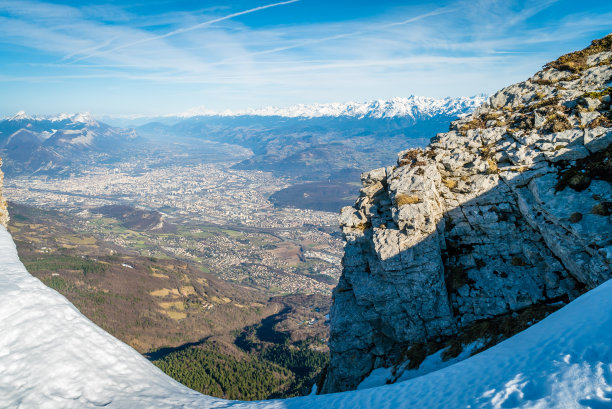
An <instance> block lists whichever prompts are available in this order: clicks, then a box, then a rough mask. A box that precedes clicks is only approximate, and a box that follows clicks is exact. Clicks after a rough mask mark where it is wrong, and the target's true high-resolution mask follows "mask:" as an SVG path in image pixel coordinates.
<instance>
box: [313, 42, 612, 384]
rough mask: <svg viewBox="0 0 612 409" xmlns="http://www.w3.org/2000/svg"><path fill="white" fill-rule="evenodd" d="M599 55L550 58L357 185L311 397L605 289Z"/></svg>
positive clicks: (611, 242) (607, 181)
mask: <svg viewBox="0 0 612 409" xmlns="http://www.w3.org/2000/svg"><path fill="white" fill-rule="evenodd" d="M611 43H612V35H610V36H608V37H606V38H604V39H602V40H598V41H595V42H593V44H592V45H591V46H590V47H589V48H587V49H585V50H582V51H580V52H577V53H572V54H569V55H566V56H563V57H561V58H560V59H559V60H557V61H555V62H552V63H550V64H548V65H547V67H546V68H545V69H544V70H542V71H540V72H539V73H537V74H536V75H534V76H533V77H532V78H530V79H528V80H527V81H525V82H522V83H520V84H515V85H511V86H509V87H507V88H505V89H503V90H501V91H499V92H498V93H496V94H495V95H493V96H492V97H491V98H490V100H489V102H488V103H485V104H484V105H482V106H481V107H480V108H478V109H477V110H476V111H475V112H474V113H473V114H471V115H469V116H466V117H464V118H462V119H459V120H457V121H455V122H453V123H452V124H451V127H450V131H449V132H447V133H442V134H438V135H437V136H436V137H434V138H433V139H432V140H431V143H430V145H429V146H428V147H427V148H425V149H423V150H420V149H414V150H409V151H404V152H401V153H400V154H399V156H398V163H397V165H396V166H391V167H388V168H381V169H376V170H373V171H370V172H367V173H364V174H363V175H362V177H361V182H362V185H363V187H362V189H361V191H360V197H359V199H358V200H357V201H356V203H355V205H354V206H353V207H345V208H344V209H343V210H342V214H341V216H340V223H341V227H342V231H343V234H344V238H345V241H346V247H345V255H344V258H343V274H342V277H341V278H340V281H339V283H338V286H337V288H336V289H335V291H334V304H333V306H332V311H331V339H330V349H331V362H330V366H329V368H328V371H327V376H326V379H325V383H324V386H323V390H322V392H324V393H328V392H337V391H344V390H349V389H354V388H355V387H356V386H357V385H358V384H359V383H360V382H361V381H362V380H363V379H364V377H365V376H367V375H368V374H369V373H370V372H371V371H372V370H373V369H375V368H378V367H383V366H391V365H394V364H397V363H398V362H401V361H402V359H404V360H405V359H406V358H405V353H406V349H407V348H408V347H410V346H411V345H415V344H419V343H427V342H429V341H431V340H439V339H440V338H444V337H452V336H455V335H457V334H459V333H461V331H462V329H464V328H466V327H467V326H469V325H470V324H474V323H475V322H478V321H481V320H487V319H491V318H494V317H497V316H502V315H504V314H511V313H513V312H515V311H520V310H522V309H524V308H526V307H529V306H532V305H536V304H539V303H547V302H548V303H550V302H556V301H559V300H565V301H567V300H571V299H573V298H575V297H576V296H578V295H579V294H580V293H581V292H583V291H585V290H586V289H590V288H593V287H595V286H597V285H599V284H601V283H603V282H604V281H606V280H608V279H610V278H612V270H611V266H612V219H611V214H612V187H611V183H612V114H611V111H610V99H611V97H610V94H611V90H612V88H610V87H612V66H611V56H612V50H611V49H610V44H611Z"/></svg>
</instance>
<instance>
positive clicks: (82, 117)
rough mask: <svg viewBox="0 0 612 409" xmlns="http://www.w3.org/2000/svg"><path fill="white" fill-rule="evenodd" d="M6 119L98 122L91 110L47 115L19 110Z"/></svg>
mask: <svg viewBox="0 0 612 409" xmlns="http://www.w3.org/2000/svg"><path fill="white" fill-rule="evenodd" d="M3 120H4V121H12V122H15V121H33V122H42V121H49V122H72V123H75V124H88V125H93V124H96V120H95V119H94V117H93V115H92V114H90V113H89V112H79V113H76V114H66V113H62V114H59V115H54V116H45V115H34V116H31V115H28V114H26V112H25V111H19V112H17V113H16V114H15V115H10V116H5V117H4V118H3Z"/></svg>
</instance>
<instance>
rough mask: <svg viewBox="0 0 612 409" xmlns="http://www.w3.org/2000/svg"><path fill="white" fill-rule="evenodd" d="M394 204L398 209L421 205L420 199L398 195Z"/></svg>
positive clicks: (413, 196) (414, 196)
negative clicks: (410, 205)
mask: <svg viewBox="0 0 612 409" xmlns="http://www.w3.org/2000/svg"><path fill="white" fill-rule="evenodd" d="M395 202H396V203H397V206H398V207H400V206H403V205H407V204H416V203H421V198H420V197H418V196H416V195H405V194H398V195H397V196H395Z"/></svg>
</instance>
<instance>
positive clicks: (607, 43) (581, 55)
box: [545, 34, 612, 73]
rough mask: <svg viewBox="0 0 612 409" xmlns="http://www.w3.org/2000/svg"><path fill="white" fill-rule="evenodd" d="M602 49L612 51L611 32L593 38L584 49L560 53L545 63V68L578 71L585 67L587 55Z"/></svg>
mask: <svg viewBox="0 0 612 409" xmlns="http://www.w3.org/2000/svg"><path fill="white" fill-rule="evenodd" d="M602 51H612V34H608V35H607V36H605V37H604V38H601V39H599V40H593V41H592V42H591V45H590V46H588V47H587V48H585V49H584V50H580V51H575V52H573V53H569V54H565V55H562V56H561V57H559V58H557V59H556V60H555V61H551V62H549V63H548V64H546V65H545V68H555V69H557V70H560V71H571V72H573V73H579V72H581V71H584V70H585V69H586V68H587V57H588V56H589V55H593V54H597V53H600V52H602Z"/></svg>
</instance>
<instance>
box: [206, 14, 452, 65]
mask: <svg viewBox="0 0 612 409" xmlns="http://www.w3.org/2000/svg"><path fill="white" fill-rule="evenodd" d="M455 10H457V8H451V7H442V8H439V9H436V10H433V11H430V12H429V13H425V14H420V15H418V16H415V17H412V18H409V19H408V20H403V21H396V22H393V23H388V24H383V25H380V26H375V27H371V28H366V29H364V30H359V31H352V32H350V33H344V34H336V35H333V36H329V37H323V38H315V39H312V40H306V41H301V42H298V43H294V44H290V45H286V46H281V47H276V48H272V49H269V50H263V51H256V52H253V53H248V54H246V55H241V56H238V57H234V58H228V59H225V60H223V61H219V62H217V63H214V64H212V65H222V64H226V63H228V62H230V61H234V60H237V59H239V58H244V57H255V56H258V55H265V54H274V53H278V52H280V51H286V50H292V49H294V48H301V47H305V46H308V45H314V44H319V43H324V42H327V41H332V40H339V39H341V38H346V37H354V36H357V35H361V34H366V33H370V32H374V31H380V30H384V29H386V28H391V27H396V26H401V25H404V24H410V23H414V22H416V21H419V20H422V19H424V18H427V17H432V16H437V15H440V14H446V13H450V12H453V11H455Z"/></svg>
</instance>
